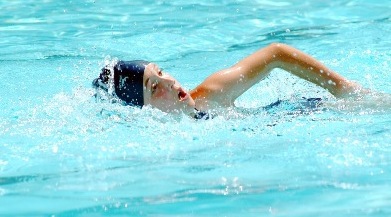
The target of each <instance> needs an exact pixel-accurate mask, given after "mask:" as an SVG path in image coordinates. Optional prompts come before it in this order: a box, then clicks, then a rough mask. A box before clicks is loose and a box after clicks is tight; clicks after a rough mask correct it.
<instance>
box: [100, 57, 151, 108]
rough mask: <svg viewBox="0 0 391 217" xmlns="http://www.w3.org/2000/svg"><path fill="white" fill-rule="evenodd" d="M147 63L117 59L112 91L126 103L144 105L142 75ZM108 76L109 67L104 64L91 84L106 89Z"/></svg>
mask: <svg viewBox="0 0 391 217" xmlns="http://www.w3.org/2000/svg"><path fill="white" fill-rule="evenodd" d="M148 64H149V62H147V61H143V60H134V61H118V62H117V63H116V64H115V66H114V67H113V72H114V76H113V78H114V79H113V80H114V92H115V94H116V95H117V96H118V98H120V99H121V100H123V101H124V102H125V103H126V104H128V105H133V106H140V107H142V106H143V105H144V92H143V90H144V85H143V76H144V69H145V66H146V65H148ZM109 78H110V68H109V67H107V66H106V67H105V68H103V69H102V72H101V73H100V75H99V78H97V79H95V80H94V81H93V82H92V85H93V86H94V87H100V88H102V89H104V90H106V91H108V88H107V84H108V83H109Z"/></svg>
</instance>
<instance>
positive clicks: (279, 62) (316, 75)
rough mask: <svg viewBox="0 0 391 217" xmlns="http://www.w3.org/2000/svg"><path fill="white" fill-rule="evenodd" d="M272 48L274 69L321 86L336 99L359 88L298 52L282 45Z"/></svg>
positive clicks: (313, 59)
mask: <svg viewBox="0 0 391 217" xmlns="http://www.w3.org/2000/svg"><path fill="white" fill-rule="evenodd" d="M273 47H274V51H273V52H275V54H274V55H275V60H274V61H275V66H276V67H278V68H282V69H284V70H286V71H288V72H290V73H292V74H294V75H296V76H298V77H300V78H302V79H305V80H307V81H309V82H312V83H314V84H316V85H318V86H321V87H323V88H325V89H327V90H328V91H329V92H330V93H331V94H333V95H334V96H336V97H345V96H348V95H349V94H351V93H354V92H355V91H356V90H358V89H359V88H360V87H359V85H357V84H355V83H353V82H351V81H349V80H347V79H346V78H344V77H342V76H341V75H339V74H337V73H336V72H334V71H332V70H331V69H329V68H327V67H326V66H325V65H323V64H322V63H320V62H319V61H318V60H316V59H315V58H313V57H311V56H309V55H308V54H305V53H303V52H302V51H300V50H297V49H295V48H293V47H290V46H288V45H284V44H275V45H273Z"/></svg>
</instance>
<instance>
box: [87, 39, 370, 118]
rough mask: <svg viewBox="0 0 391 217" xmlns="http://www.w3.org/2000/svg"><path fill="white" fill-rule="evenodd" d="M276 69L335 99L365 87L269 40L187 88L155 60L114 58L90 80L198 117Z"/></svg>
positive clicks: (130, 100) (124, 96) (138, 102)
mask: <svg viewBox="0 0 391 217" xmlns="http://www.w3.org/2000/svg"><path fill="white" fill-rule="evenodd" d="M275 68H281V69H283V70H286V71H288V72H290V73H292V74H294V75H296V76H298V77H300V78H302V79H305V80H307V81H309V82H312V83H314V84H316V85H318V86H320V87H322V88H324V89H326V90H328V91H329V92H330V93H331V94H332V95H334V96H335V97H336V98H350V97H355V96H359V95H362V94H365V93H368V92H369V91H368V90H367V89H363V88H362V87H361V86H360V85H359V84H357V83H355V82H352V81H349V80H347V79H346V78H344V77H342V76H341V75H339V74H337V73H336V72H334V71H332V70H330V69H329V68H327V67H326V66H324V65H323V64H322V63H320V62H319V61H317V60H316V59H314V58H313V57H311V56H309V55H308V54H305V53H303V52H302V51H300V50H297V49H295V48H293V47H291V46H288V45H285V44H281V43H273V44H271V45H269V46H267V47H265V48H263V49H260V50H258V51H256V52H255V53H253V54H251V55H250V56H248V57H246V58H244V59H242V60H241V61H239V62H238V63H236V64H235V65H233V66H231V67H229V68H226V69H223V70H221V71H218V72H215V73H213V74H211V75H210V76H209V77H207V78H206V79H205V80H204V81H203V82H202V83H201V84H199V85H198V86H197V87H196V88H194V89H193V90H190V91H186V90H185V89H184V88H183V87H182V86H181V85H180V83H179V82H178V81H177V80H176V79H175V78H173V77H172V76H170V75H169V74H168V73H166V72H164V71H162V70H161V69H160V68H159V66H158V65H156V64H154V63H150V62H146V61H118V62H117V63H116V64H115V65H113V66H106V67H105V68H103V69H102V72H101V74H100V76H99V78H97V79H95V80H94V81H93V86H94V87H96V88H100V89H103V90H105V91H106V92H112V94H113V95H114V96H116V97H118V98H119V99H120V100H121V101H122V102H124V103H125V104H127V105H133V106H138V107H142V106H144V105H150V106H152V107H154V108H158V109H160V110H162V111H164V112H184V113H186V114H189V115H191V116H193V117H195V118H198V117H202V116H204V115H205V114H207V113H206V112H201V111H208V110H211V109H215V108H221V107H230V106H234V102H235V100H236V99H237V98H238V97H239V96H240V95H242V94H243V93H244V92H246V91H247V90H248V89H249V88H251V87H252V86H253V85H254V84H256V83H258V82H259V81H261V80H263V79H264V78H265V77H266V76H268V75H269V73H270V72H271V71H272V70H273V69H275Z"/></svg>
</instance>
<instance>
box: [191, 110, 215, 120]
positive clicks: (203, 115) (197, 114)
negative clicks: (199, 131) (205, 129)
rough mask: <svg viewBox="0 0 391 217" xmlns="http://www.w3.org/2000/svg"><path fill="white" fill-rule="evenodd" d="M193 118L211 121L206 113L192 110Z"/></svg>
mask: <svg viewBox="0 0 391 217" xmlns="http://www.w3.org/2000/svg"><path fill="white" fill-rule="evenodd" d="M193 118H194V119H197V120H208V119H212V118H213V117H212V115H210V114H209V113H208V112H204V111H199V110H198V109H196V108H194V116H193Z"/></svg>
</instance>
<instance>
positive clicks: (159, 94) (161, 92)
mask: <svg viewBox="0 0 391 217" xmlns="http://www.w3.org/2000/svg"><path fill="white" fill-rule="evenodd" d="M153 97H154V98H156V99H170V95H169V92H168V91H167V90H165V89H162V88H158V89H156V92H155V93H154V94H153Z"/></svg>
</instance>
